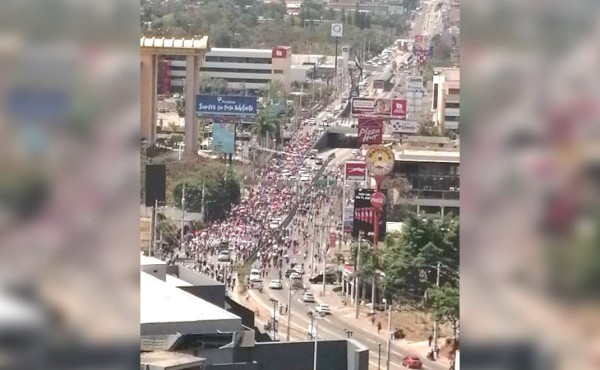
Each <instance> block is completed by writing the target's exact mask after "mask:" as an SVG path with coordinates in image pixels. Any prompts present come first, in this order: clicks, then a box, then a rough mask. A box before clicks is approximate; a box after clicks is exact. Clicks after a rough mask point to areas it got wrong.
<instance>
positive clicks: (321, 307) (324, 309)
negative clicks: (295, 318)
mask: <svg viewBox="0 0 600 370" xmlns="http://www.w3.org/2000/svg"><path fill="white" fill-rule="evenodd" d="M315 311H317V312H318V313H320V314H321V315H331V309H330V308H329V305H328V304H326V303H319V304H318V305H316V306H315Z"/></svg>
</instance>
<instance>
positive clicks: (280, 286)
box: [269, 280, 283, 289]
mask: <svg viewBox="0 0 600 370" xmlns="http://www.w3.org/2000/svg"><path fill="white" fill-rule="evenodd" d="M269 289H283V284H281V280H271V281H270V282H269Z"/></svg>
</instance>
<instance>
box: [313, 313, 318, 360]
mask: <svg viewBox="0 0 600 370" xmlns="http://www.w3.org/2000/svg"><path fill="white" fill-rule="evenodd" d="M314 323H315V351H314V352H315V358H314V360H313V370H317V343H318V342H317V338H318V332H317V330H318V327H319V319H314Z"/></svg>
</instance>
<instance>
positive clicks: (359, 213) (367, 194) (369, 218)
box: [352, 189, 387, 242]
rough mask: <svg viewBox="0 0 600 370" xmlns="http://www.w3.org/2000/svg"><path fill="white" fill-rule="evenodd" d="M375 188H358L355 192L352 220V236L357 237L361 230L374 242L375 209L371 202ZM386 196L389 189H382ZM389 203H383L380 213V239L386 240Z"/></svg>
mask: <svg viewBox="0 0 600 370" xmlns="http://www.w3.org/2000/svg"><path fill="white" fill-rule="evenodd" d="M374 192H375V190H373V189H357V190H355V192H354V217H353V220H352V236H353V237H355V238H357V237H358V234H359V233H360V232H362V233H364V235H366V239H368V240H369V241H371V242H373V214H374V212H375V209H374V207H373V205H372V204H371V196H372V194H373V193H374ZM381 193H383V195H384V197H387V189H382V190H381ZM386 210H387V205H386V204H382V210H381V212H380V214H379V237H378V239H379V241H384V240H385V234H386V222H387V217H386V216H387V212H386Z"/></svg>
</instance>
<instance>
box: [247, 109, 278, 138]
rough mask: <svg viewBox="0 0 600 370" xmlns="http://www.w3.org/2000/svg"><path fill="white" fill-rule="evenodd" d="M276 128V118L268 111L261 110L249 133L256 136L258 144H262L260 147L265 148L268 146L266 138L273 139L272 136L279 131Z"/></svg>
mask: <svg viewBox="0 0 600 370" xmlns="http://www.w3.org/2000/svg"><path fill="white" fill-rule="evenodd" d="M277 127H278V124H277V118H276V117H275V116H273V115H272V114H270V113H269V111H268V109H261V110H259V112H258V114H257V115H256V117H255V119H254V123H253V124H252V127H251V128H250V131H251V132H252V134H254V135H256V137H257V138H258V139H259V142H262V146H264V147H266V146H268V143H267V136H270V137H274V136H273V135H274V134H275V133H276V132H277V131H279V130H277Z"/></svg>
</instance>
